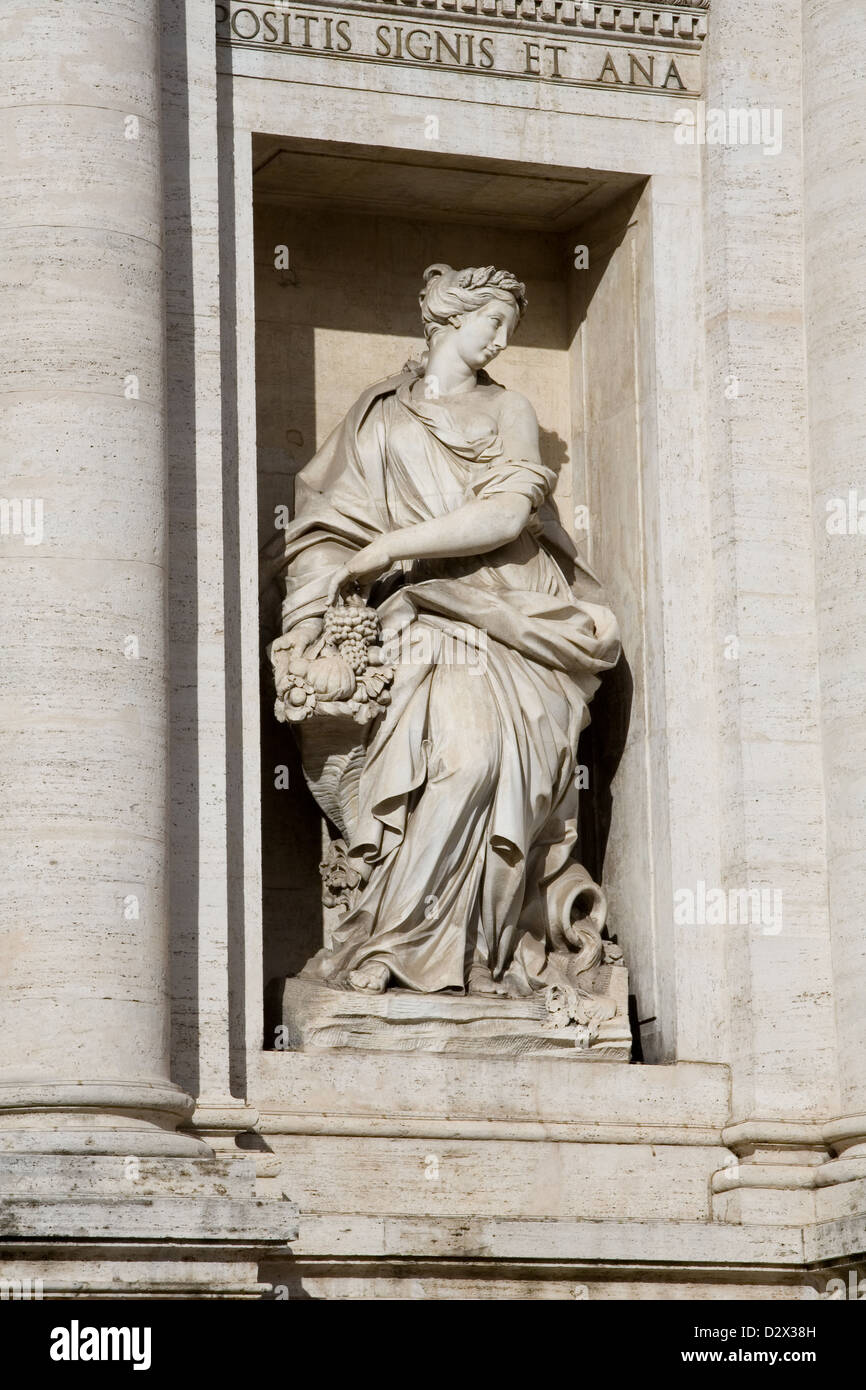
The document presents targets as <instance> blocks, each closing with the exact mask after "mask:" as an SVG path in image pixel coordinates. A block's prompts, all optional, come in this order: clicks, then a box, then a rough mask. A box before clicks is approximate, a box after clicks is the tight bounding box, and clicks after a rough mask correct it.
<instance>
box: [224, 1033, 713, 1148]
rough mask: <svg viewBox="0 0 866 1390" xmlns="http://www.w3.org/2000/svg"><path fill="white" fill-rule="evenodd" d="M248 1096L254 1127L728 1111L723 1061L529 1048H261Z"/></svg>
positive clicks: (700, 1116) (701, 1120) (662, 1122)
mask: <svg viewBox="0 0 866 1390" xmlns="http://www.w3.org/2000/svg"><path fill="white" fill-rule="evenodd" d="M251 1062H252V1063H253V1065H252V1066H251V1070H252V1073H253V1074H252V1075H251V1077H250V1083H249V1097H248V1102H249V1104H250V1106H252V1107H255V1108H256V1109H257V1110H258V1111H259V1114H260V1123H259V1126H258V1128H259V1130H260V1132H261V1133H263V1134H266V1133H267V1132H268V1128H269V1125H270V1123H271V1120H272V1118H274V1119H278V1118H280V1117H283V1116H291V1117H293V1118H294V1117H299V1118H301V1117H305V1116H306V1117H311V1118H315V1119H317V1120H320V1119H322V1117H327V1118H332V1117H340V1120H341V1121H342V1120H343V1119H348V1118H351V1119H353V1120H354V1119H355V1118H361V1117H362V1118H364V1119H365V1120H367V1121H370V1122H375V1123H379V1122H381V1121H386V1122H394V1121H399V1122H400V1123H403V1122H410V1123H411V1122H413V1121H418V1122H419V1123H420V1122H422V1121H427V1120H429V1119H434V1120H436V1121H439V1120H443V1119H447V1120H448V1121H449V1122H450V1123H456V1122H458V1121H463V1120H469V1121H478V1122H483V1123H490V1122H494V1121H495V1122H504V1123H506V1124H509V1125H511V1124H517V1123H521V1124H522V1123H529V1124H533V1125H535V1124H544V1125H547V1124H551V1123H552V1124H557V1125H558V1124H567V1125H573V1124H581V1125H583V1126H585V1127H587V1128H589V1127H591V1126H595V1125H614V1126H616V1125H624V1126H636V1127H638V1128H640V1127H644V1126H647V1127H650V1128H652V1129H656V1128H662V1129H665V1128H674V1129H678V1130H679V1129H683V1128H685V1129H689V1128H692V1127H693V1128H694V1129H695V1130H696V1131H699V1132H706V1131H712V1132H713V1135H714V1138H713V1143H716V1144H717V1143H720V1137H721V1131H722V1129H723V1127H724V1126H725V1125H726V1124H727V1122H728V1119H729V1117H730V1072H729V1069H728V1067H727V1066H723V1065H715V1064H712V1063H704V1062H677V1063H675V1064H672V1065H670V1066H639V1065H635V1064H633V1063H628V1062H609V1063H606V1064H605V1065H604V1066H601V1067H598V1066H589V1067H580V1068H578V1070H577V1072H575V1071H574V1069H573V1068H569V1069H568V1077H569V1078H570V1080H569V1084H568V1085H566V1086H564V1085H563V1064H562V1062H561V1061H558V1060H554V1061H548V1060H546V1059H545V1058H541V1057H536V1058H533V1059H531V1060H528V1061H526V1060H521V1059H519V1058H518V1059H515V1058H507V1057H506V1058H496V1057H494V1058H471V1059H467V1058H464V1057H449V1056H447V1055H441V1054H440V1055H437V1054H424V1053H415V1054H410V1055H408V1056H407V1055H397V1054H387V1053H369V1054H366V1055H359V1054H357V1053H351V1052H346V1053H343V1054H341V1055H339V1056H337V1055H334V1054H327V1053H323V1054H320V1055H318V1056H311V1055H309V1054H306V1053H302V1052H260V1053H259V1054H258V1055H257V1057H256V1058H255V1059H251Z"/></svg>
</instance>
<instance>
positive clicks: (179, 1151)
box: [0, 1081, 213, 1158]
mask: <svg viewBox="0 0 866 1390" xmlns="http://www.w3.org/2000/svg"><path fill="white" fill-rule="evenodd" d="M193 1108H194V1103H193V1101H192V1098H191V1097H190V1096H188V1095H186V1094H185V1092H183V1091H181V1090H180V1089H179V1088H178V1087H177V1086H173V1085H172V1084H171V1083H170V1082H160V1081H156V1082H137V1083H134V1084H129V1083H127V1082H123V1081H57V1082H52V1083H50V1084H49V1085H38V1084H30V1083H27V1082H20V1083H18V1082H16V1083H8V1082H7V1083H0V1154H4V1153H29V1154H116V1155H137V1156H138V1157H160V1156H162V1157H177V1158H211V1157H212V1156H213V1154H212V1150H211V1149H210V1148H209V1147H208V1145H207V1144H206V1143H204V1141H203V1140H201V1139H198V1138H196V1137H195V1136H194V1135H191V1134H184V1133H179V1132H178V1129H177V1126H178V1125H180V1124H183V1123H184V1122H185V1121H188V1120H189V1117H190V1115H191V1114H192V1111H193Z"/></svg>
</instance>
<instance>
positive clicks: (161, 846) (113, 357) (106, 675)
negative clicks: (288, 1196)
mask: <svg viewBox="0 0 866 1390" xmlns="http://www.w3.org/2000/svg"><path fill="white" fill-rule="evenodd" d="M3 20H4V23H3V46H2V54H0V63H2V67H3V69H4V73H3V78H4V81H3V88H4V92H5V93H6V96H5V99H4V103H3V105H4V107H5V109H4V110H3V112H2V123H3V127H4V135H5V140H4V141H3V144H2V149H3V151H4V153H3V156H2V159H3V165H2V233H0V235H2V263H3V266H4V270H5V273H6V275H7V277H8V279H9V282H10V283H9V288H8V290H7V292H6V294H5V296H4V303H5V310H6V312H5V315H4V318H5V328H4V333H3V345H2V349H0V354H2V376H0V392H2V395H0V407H2V424H0V450H2V453H3V455H4V457H5V458H6V460H7V465H6V468H5V469H4V477H5V479H6V482H5V483H4V484H3V487H4V489H5V493H6V497H5V499H4V500H5V501H6V502H8V503H9V505H8V506H7V507H6V508H5V510H2V509H0V510H2V515H0V530H2V534H0V575H2V580H0V586H2V594H0V626H2V630H3V633H2V641H0V646H2V650H3V653H4V655H3V660H2V663H0V701H2V706H0V708H2V718H0V725H2V730H3V733H2V740H3V752H2V764H3V768H4V771H5V773H6V779H7V780H6V790H5V793H4V796H3V800H2V804H0V817H2V821H3V838H4V841H5V845H6V854H5V857H4V868H3V882H2V963H0V974H2V977H3V986H2V989H3V1002H2V1014H0V1039H2V1041H0V1115H2V1116H3V1119H2V1130H3V1133H2V1146H3V1147H4V1148H6V1149H16V1148H24V1149H32V1150H34V1151H41V1150H44V1149H49V1150H50V1149H53V1150H58V1149H59V1150H60V1151H63V1152H75V1151H87V1152H107V1153H133V1154H148V1153H150V1154H160V1153H167V1154H172V1153H178V1154H180V1153H202V1152H207V1151H206V1149H205V1148H204V1146H202V1145H201V1144H200V1143H199V1141H197V1140H194V1139H192V1138H191V1137H189V1136H183V1135H179V1134H176V1133H175V1132H174V1130H175V1126H176V1125H177V1124H178V1123H179V1122H180V1121H181V1120H182V1119H183V1118H184V1117H186V1116H188V1115H189V1113H190V1112H191V1109H192V1103H191V1101H190V1099H189V1098H188V1097H187V1096H185V1095H184V1094H183V1093H182V1092H181V1091H180V1090H179V1089H178V1088H177V1087H175V1086H173V1085H172V1083H171V1081H170V1079H169V1001H168V994H167V990H168V979H169V972H168V914H167V899H166V855H167V843H166V841H167V814H168V813H167V775H166V772H167V769H166V761H167V759H166V749H167V717H166V683H167V672H166V587H167V574H166V545H165V537H166V515H165V511H166V504H165V498H166V464H165V440H164V426H165V406H164V397H165V382H164V321H163V212H162V187H161V158H162V157H161V148H160V124H159V114H160V90H159V4H158V0H88V2H87V3H86V4H77V3H73V0H61V3H60V4H58V3H50V4H48V3H44V0H43V2H42V3H40V2H39V0H35V3H34V0H6V5H5V8H4V14H3Z"/></svg>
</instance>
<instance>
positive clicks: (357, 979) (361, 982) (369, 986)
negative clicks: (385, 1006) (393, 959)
mask: <svg viewBox="0 0 866 1390" xmlns="http://www.w3.org/2000/svg"><path fill="white" fill-rule="evenodd" d="M390 978H391V971H390V970H389V969H388V967H387V965H385V964H384V963H383V962H382V961H380V960H368V961H367V963H366V965H359V966H358V969H357V970H350V971H349V974H348V976H347V979H348V982H349V985H350V986H351V988H352V989H356V990H357V991H358V993H359V994H384V993H385V990H386V989H387V988H388V981H389V980H390Z"/></svg>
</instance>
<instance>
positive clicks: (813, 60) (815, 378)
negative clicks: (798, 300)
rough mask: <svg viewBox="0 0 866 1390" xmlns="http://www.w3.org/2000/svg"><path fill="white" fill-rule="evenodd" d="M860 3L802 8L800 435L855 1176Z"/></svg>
mask: <svg viewBox="0 0 866 1390" xmlns="http://www.w3.org/2000/svg"><path fill="white" fill-rule="evenodd" d="M864 65H866V11H864V9H863V7H862V6H861V5H852V4H847V3H845V0H804V3H803V82H804V87H803V136H804V147H805V148H804V154H805V167H804V192H805V198H804V206H805V271H806V334H807V345H808V367H809V434H810V444H811V467H812V489H813V499H814V508H815V538H816V544H815V549H816V562H817V613H818V640H819V661H820V688H821V706H822V710H821V713H822V738H823V753H824V782H825V788H826V802H827V858H828V866H829V893H830V918H831V924H832V949H833V992H834V999H835V1008H836V1027H837V1035H838V1068H839V1088H840V1093H841V1095H840V1106H841V1116H840V1117H839V1118H836V1119H833V1120H832V1121H831V1122H830V1123H829V1124H828V1125H827V1126H826V1129H825V1138H826V1141H827V1143H828V1145H829V1147H830V1148H831V1150H832V1152H833V1153H834V1154H835V1155H836V1156H837V1157H836V1159H835V1161H834V1163H833V1164H828V1165H827V1169H826V1171H825V1174H824V1176H825V1178H826V1179H827V1180H829V1178H830V1177H831V1176H832V1177H834V1179H835V1180H836V1181H844V1180H846V1179H851V1178H854V1177H859V1178H866V1069H864V1065H863V1057H864V1053H866V1009H864V998H866V930H864V924H863V913H864V907H863V904H864V902H866V645H864V641H863V632H864V624H866V405H864V382H866V241H864V236H863V209H864V207H866V87H864V80H863V74H864Z"/></svg>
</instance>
